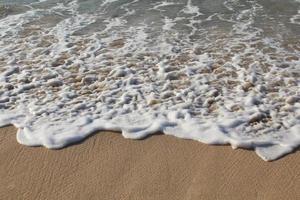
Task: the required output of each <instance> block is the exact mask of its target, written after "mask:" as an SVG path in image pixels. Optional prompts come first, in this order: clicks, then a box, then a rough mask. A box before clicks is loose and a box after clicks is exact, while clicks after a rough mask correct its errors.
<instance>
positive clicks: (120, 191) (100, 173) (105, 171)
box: [0, 127, 300, 200]
mask: <svg viewBox="0 0 300 200" xmlns="http://www.w3.org/2000/svg"><path fill="white" fill-rule="evenodd" d="M15 133H16V129H15V128H13V127H6V128H2V129H0V178H1V179H0V199H1V200H2V199H3V200H8V199H13V200H18V199H30V200H31V199H42V200H45V199H49V200H59V199H84V200H86V199H103V200H106V199H116V200H123V199H128V200H135V199H136V200H149V199H153V200H159V199H162V200H176V199H178V200H191V199H193V200H200V199H205V200H206V199H222V200H223V199H225V200H226V199H230V200H234V199H272V200H274V199H280V200H281V199H284V200H288V199H300V152H299V150H298V151H296V152H295V153H293V154H290V155H288V156H286V157H284V158H282V159H280V160H277V161H275V162H265V161H263V160H261V159H260V158H259V157H257V156H256V155H255V153H254V152H253V151H247V150H232V149H231V148H230V147H228V146H208V145H204V144H201V143H199V142H195V141H190V140H182V139H177V138H175V137H171V136H164V135H156V136H152V137H150V138H147V139H145V140H140V141H134V140H128V139H124V138H123V137H122V136H121V135H120V134H117V133H109V132H102V133H100V134H95V135H93V136H92V137H90V138H88V139H87V140H85V141H84V142H83V143H81V144H77V145H73V146H69V147H67V148H64V149H62V150H48V149H45V148H43V147H36V148H33V147H26V146H23V145H20V144H18V143H17V142H16V138H15Z"/></svg>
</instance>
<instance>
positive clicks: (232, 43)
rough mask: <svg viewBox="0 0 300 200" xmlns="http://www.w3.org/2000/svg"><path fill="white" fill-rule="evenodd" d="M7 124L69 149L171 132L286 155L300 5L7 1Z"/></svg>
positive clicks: (293, 115)
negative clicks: (103, 133)
mask: <svg viewBox="0 0 300 200" xmlns="http://www.w3.org/2000/svg"><path fill="white" fill-rule="evenodd" d="M0 47H1V48H0V126H5V125H8V124H13V125H14V126H15V127H17V128H18V133H17V140H18V142H19V143H21V144H25V145H29V146H40V145H42V146H45V147H47V148H61V147H64V146H65V145H68V144H70V143H74V142H78V141H80V140H82V139H84V138H85V137H87V136H88V135H89V134H91V133H93V132H95V131H97V130H113V131H121V132H122V135H123V136H124V137H125V138H132V139H140V138H143V137H145V136H147V135H150V134H153V133H157V132H162V133H164V134H168V135H173V136H177V137H179V138H186V139H193V140H198V141H200V142H203V143H207V144H230V145H231V146H232V147H233V148H239V147H241V148H252V149H254V150H255V152H256V153H257V154H258V155H259V156H260V157H261V158H262V159H264V160H274V159H277V158H279V157H281V156H283V155H285V154H287V153H289V152H291V151H293V150H294V149H296V148H298V146H299V144H300V87H299V86H300V78H299V77H300V2H299V1H296V0H286V1H282V0H165V1H161V0H77V1H76V0H40V1H38V0H35V1H34V0H0Z"/></svg>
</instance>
